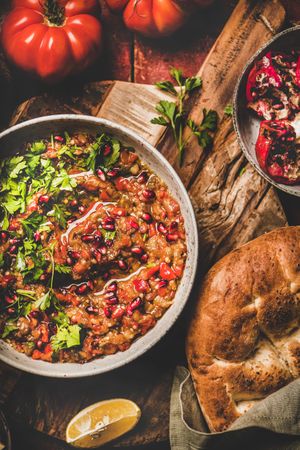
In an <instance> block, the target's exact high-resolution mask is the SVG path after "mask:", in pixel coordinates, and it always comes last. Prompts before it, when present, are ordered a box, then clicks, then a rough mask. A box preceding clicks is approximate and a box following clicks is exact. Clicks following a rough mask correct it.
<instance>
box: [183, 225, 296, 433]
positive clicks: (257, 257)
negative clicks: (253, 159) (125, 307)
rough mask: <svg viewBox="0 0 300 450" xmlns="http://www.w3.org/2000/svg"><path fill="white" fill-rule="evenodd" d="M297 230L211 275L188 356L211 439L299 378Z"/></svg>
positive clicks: (228, 260) (267, 239) (267, 240)
mask: <svg viewBox="0 0 300 450" xmlns="http://www.w3.org/2000/svg"><path fill="white" fill-rule="evenodd" d="M299 322H300V227H287V228H279V229H277V230H274V231H272V232H270V233H268V234H265V235H263V236H261V237H259V238H257V239H255V240H253V241H251V242H249V243H248V244H246V245H244V246H242V247H240V248H239V249H237V250H235V251H233V252H231V253H230V254H228V255H227V256H225V257H224V258H223V259H222V260H220V261H219V262H218V263H217V264H215V266H214V267H213V268H212V269H211V270H210V271H209V272H208V274H207V276H206V277H205V279H204V282H203V284H202V287H201V292H200V296H199V301H198V302H197V305H196V308H195V311H194V315H193V319H192V321H191V324H190V327H189V332H188V337H187V343H186V353H187V359H188V364H189V368H190V371H191V374H192V378H193V382H194V386H195V389H196V392H197V396H198V400H199V403H200V405H201V409H202V411H203V414H204V416H205V418H206V421H207V423H208V426H209V428H210V430H211V431H223V430H226V429H227V428H228V427H229V426H230V425H231V424H232V423H233V422H234V421H235V420H236V419H237V418H238V417H239V416H240V415H242V414H243V413H244V412H246V411H247V410H248V409H249V408H250V407H251V406H253V404H255V402H257V401H258V400H259V399H262V398H264V397H266V396H267V395H269V394H271V393H272V392H275V391H276V390H278V389H280V388H281V387H283V386H284V385H286V384H288V383H290V382H291V381H292V380H294V379H296V378H298V377H299V376H300V329H299Z"/></svg>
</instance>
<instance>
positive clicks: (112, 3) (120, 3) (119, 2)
mask: <svg viewBox="0 0 300 450" xmlns="http://www.w3.org/2000/svg"><path fill="white" fill-rule="evenodd" d="M127 2H128V0H106V3H107V6H108V7H109V9H111V10H112V11H115V12H120V11H123V9H124V8H125V6H126V4H127Z"/></svg>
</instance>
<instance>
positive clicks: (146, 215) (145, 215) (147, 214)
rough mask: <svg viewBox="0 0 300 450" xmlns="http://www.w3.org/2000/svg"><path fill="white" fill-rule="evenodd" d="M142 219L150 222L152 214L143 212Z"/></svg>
mask: <svg viewBox="0 0 300 450" xmlns="http://www.w3.org/2000/svg"><path fill="white" fill-rule="evenodd" d="M142 219H143V220H144V222H146V223H151V222H152V221H153V219H152V216H151V215H150V214H149V213H143V215H142Z"/></svg>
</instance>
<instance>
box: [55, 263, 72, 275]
mask: <svg viewBox="0 0 300 450" xmlns="http://www.w3.org/2000/svg"><path fill="white" fill-rule="evenodd" d="M55 272H57V273H63V274H68V273H71V272H72V268H71V267H69V266H66V265H65V264H55Z"/></svg>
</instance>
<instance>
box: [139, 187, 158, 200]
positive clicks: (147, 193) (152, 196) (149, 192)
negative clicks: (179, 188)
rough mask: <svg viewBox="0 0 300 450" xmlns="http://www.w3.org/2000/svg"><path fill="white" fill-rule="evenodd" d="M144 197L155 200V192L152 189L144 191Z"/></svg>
mask: <svg viewBox="0 0 300 450" xmlns="http://www.w3.org/2000/svg"><path fill="white" fill-rule="evenodd" d="M142 195H143V197H144V198H145V199H146V200H154V199H155V197H156V195H155V192H154V191H152V189H144V190H143V192H142Z"/></svg>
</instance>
